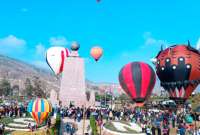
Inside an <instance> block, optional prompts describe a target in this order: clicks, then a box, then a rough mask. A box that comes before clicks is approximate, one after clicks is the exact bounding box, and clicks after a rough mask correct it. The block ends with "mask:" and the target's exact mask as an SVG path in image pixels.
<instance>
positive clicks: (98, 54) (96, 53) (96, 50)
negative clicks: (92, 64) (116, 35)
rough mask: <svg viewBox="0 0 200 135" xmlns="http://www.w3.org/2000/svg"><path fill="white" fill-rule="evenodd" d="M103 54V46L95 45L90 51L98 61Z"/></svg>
mask: <svg viewBox="0 0 200 135" xmlns="http://www.w3.org/2000/svg"><path fill="white" fill-rule="evenodd" d="M102 54H103V49H102V48H101V47H98V46H96V47H93V48H92V49H91V51H90V55H91V56H92V57H93V58H94V59H95V61H98V60H99V58H100V57H101V56H102Z"/></svg>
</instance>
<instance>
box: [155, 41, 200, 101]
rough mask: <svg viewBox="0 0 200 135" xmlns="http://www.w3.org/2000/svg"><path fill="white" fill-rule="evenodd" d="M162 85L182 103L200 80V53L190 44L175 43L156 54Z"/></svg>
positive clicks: (157, 71)
mask: <svg viewBox="0 0 200 135" xmlns="http://www.w3.org/2000/svg"><path fill="white" fill-rule="evenodd" d="M156 61H157V62H156V73H157V75H158V77H159V79H160V81H161V86H162V87H164V89H165V90H166V91H168V93H169V96H170V98H171V99H173V100H174V101H175V102H176V103H178V104H182V103H183V102H184V101H185V100H187V99H188V97H189V96H190V95H191V93H192V92H193V91H194V89H195V88H196V87H197V85H198V84H199V82H200V53H199V51H198V50H196V49H194V48H192V47H191V46H190V44H189V43H188V46H187V45H175V46H171V47H169V48H167V49H165V50H162V49H161V51H160V52H159V53H158V55H157V56H156Z"/></svg>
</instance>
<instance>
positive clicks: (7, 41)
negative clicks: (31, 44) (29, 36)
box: [0, 35, 26, 48]
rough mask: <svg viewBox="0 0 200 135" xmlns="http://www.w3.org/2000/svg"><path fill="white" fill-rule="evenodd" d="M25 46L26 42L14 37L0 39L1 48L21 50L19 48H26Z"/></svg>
mask: <svg viewBox="0 0 200 135" xmlns="http://www.w3.org/2000/svg"><path fill="white" fill-rule="evenodd" d="M25 45H26V41H25V40H23V39H20V38H17V37H15V36H14V35H9V36H7V37H5V38H1V39H0V46H8V47H13V48H19V47H24V46H25Z"/></svg>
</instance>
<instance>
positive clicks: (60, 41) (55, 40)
mask: <svg viewBox="0 0 200 135" xmlns="http://www.w3.org/2000/svg"><path fill="white" fill-rule="evenodd" d="M49 42H50V45H52V46H65V45H67V44H68V43H69V42H68V41H67V39H66V38H65V37H63V36H58V37H51V38H50V40H49Z"/></svg>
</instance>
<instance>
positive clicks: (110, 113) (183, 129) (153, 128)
mask: <svg viewBox="0 0 200 135" xmlns="http://www.w3.org/2000/svg"><path fill="white" fill-rule="evenodd" d="M55 112H56V113H60V114H61V117H62V118H64V117H68V118H69V119H73V120H74V122H81V120H82V119H83V118H85V119H90V116H91V115H93V116H94V117H95V119H96V122H97V123H98V125H99V123H100V122H102V121H104V122H105V121H112V120H115V121H129V122H134V123H137V124H138V125H140V127H141V128H142V132H145V133H146V134H147V135H155V134H156V132H157V135H169V134H170V131H171V130H174V129H176V134H177V135H200V127H198V126H199V125H198V124H195V122H194V120H197V121H199V120H200V116H198V115H196V114H195V113H193V112H192V110H191V108H188V107H187V108H184V110H182V111H177V110H176V111H175V110H170V109H166V110H158V109H152V108H151V109H140V108H131V109H130V108H126V107H124V108H122V109H118V110H117V109H114V110H111V109H109V108H95V107H88V108H83V107H81V108H80V107H74V106H70V107H63V108H59V107H58V108H54V109H53V113H55ZM53 113H52V115H53ZM25 115H26V107H25V106H23V105H17V104H12V105H3V106H1V107H0V119H1V117H23V116H25ZM186 116H188V117H190V118H191V119H192V121H190V122H188V120H187V119H186ZM196 123H198V122H196ZM50 125H51V119H49V120H48V121H47V126H49V127H50ZM100 125H101V124H100ZM102 125H103V122H102ZM28 127H30V130H31V131H33V130H34V127H33V126H31V124H29V125H28ZM4 128H5V125H4V124H2V123H1V125H0V134H1V132H3V130H4ZM66 130H67V132H68V133H70V134H72V135H73V134H74V133H75V131H76V130H77V127H75V126H74V125H73V124H70V123H69V124H67V125H66ZM88 130H89V128H88Z"/></svg>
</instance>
